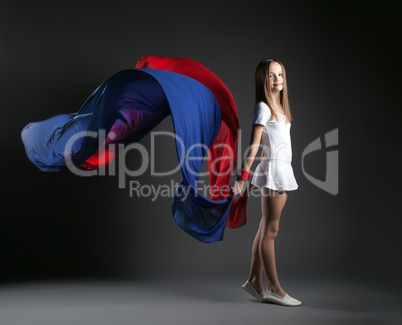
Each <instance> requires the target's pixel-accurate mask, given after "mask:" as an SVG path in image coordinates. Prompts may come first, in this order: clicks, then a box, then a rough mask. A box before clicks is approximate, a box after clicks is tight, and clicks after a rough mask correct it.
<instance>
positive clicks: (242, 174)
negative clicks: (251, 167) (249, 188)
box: [238, 168, 250, 181]
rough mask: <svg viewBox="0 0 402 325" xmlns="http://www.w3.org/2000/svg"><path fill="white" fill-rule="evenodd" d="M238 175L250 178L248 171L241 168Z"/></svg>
mask: <svg viewBox="0 0 402 325" xmlns="http://www.w3.org/2000/svg"><path fill="white" fill-rule="evenodd" d="M238 177H239V178H241V179H245V180H246V181H248V180H249V178H250V172H248V171H247V170H245V169H243V168H242V169H241V171H240V174H238Z"/></svg>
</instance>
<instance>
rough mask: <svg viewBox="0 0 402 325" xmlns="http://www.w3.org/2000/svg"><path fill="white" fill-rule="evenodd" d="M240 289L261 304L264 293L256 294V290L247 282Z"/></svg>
mask: <svg viewBox="0 0 402 325" xmlns="http://www.w3.org/2000/svg"><path fill="white" fill-rule="evenodd" d="M242 288H243V289H244V290H246V291H247V292H248V293H249V294H250V295H252V296H253V297H254V298H255V299H257V300H258V301H259V302H262V299H263V297H264V294H265V293H264V291H263V292H261V293H258V291H257V289H256V288H255V287H254V286H253V284H252V283H251V282H250V281H249V280H247V281H246V283H244V284H243V285H242Z"/></svg>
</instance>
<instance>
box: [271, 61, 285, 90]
mask: <svg viewBox="0 0 402 325" xmlns="http://www.w3.org/2000/svg"><path fill="white" fill-rule="evenodd" d="M268 78H269V86H270V88H271V91H272V92H274V91H281V90H282V89H283V78H282V68H281V65H280V64H279V63H278V62H272V63H271V64H270V65H269V74H268Z"/></svg>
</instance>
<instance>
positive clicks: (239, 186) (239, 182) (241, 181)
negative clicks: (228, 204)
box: [231, 179, 246, 197]
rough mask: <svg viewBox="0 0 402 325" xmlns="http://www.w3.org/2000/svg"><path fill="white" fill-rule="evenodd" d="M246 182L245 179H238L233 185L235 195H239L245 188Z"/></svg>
mask: <svg viewBox="0 0 402 325" xmlns="http://www.w3.org/2000/svg"><path fill="white" fill-rule="evenodd" d="M245 184H246V181H245V180H244V179H238V180H236V182H235V183H234V185H233V186H232V187H231V189H232V193H233V196H234V197H237V196H239V195H240V194H241V193H242V192H243V189H244V185H245Z"/></svg>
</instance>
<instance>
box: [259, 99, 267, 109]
mask: <svg viewBox="0 0 402 325" xmlns="http://www.w3.org/2000/svg"><path fill="white" fill-rule="evenodd" d="M260 107H264V108H268V109H269V107H268V105H267V104H266V103H265V102H263V101H260V102H258V103H257V105H256V108H260Z"/></svg>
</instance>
